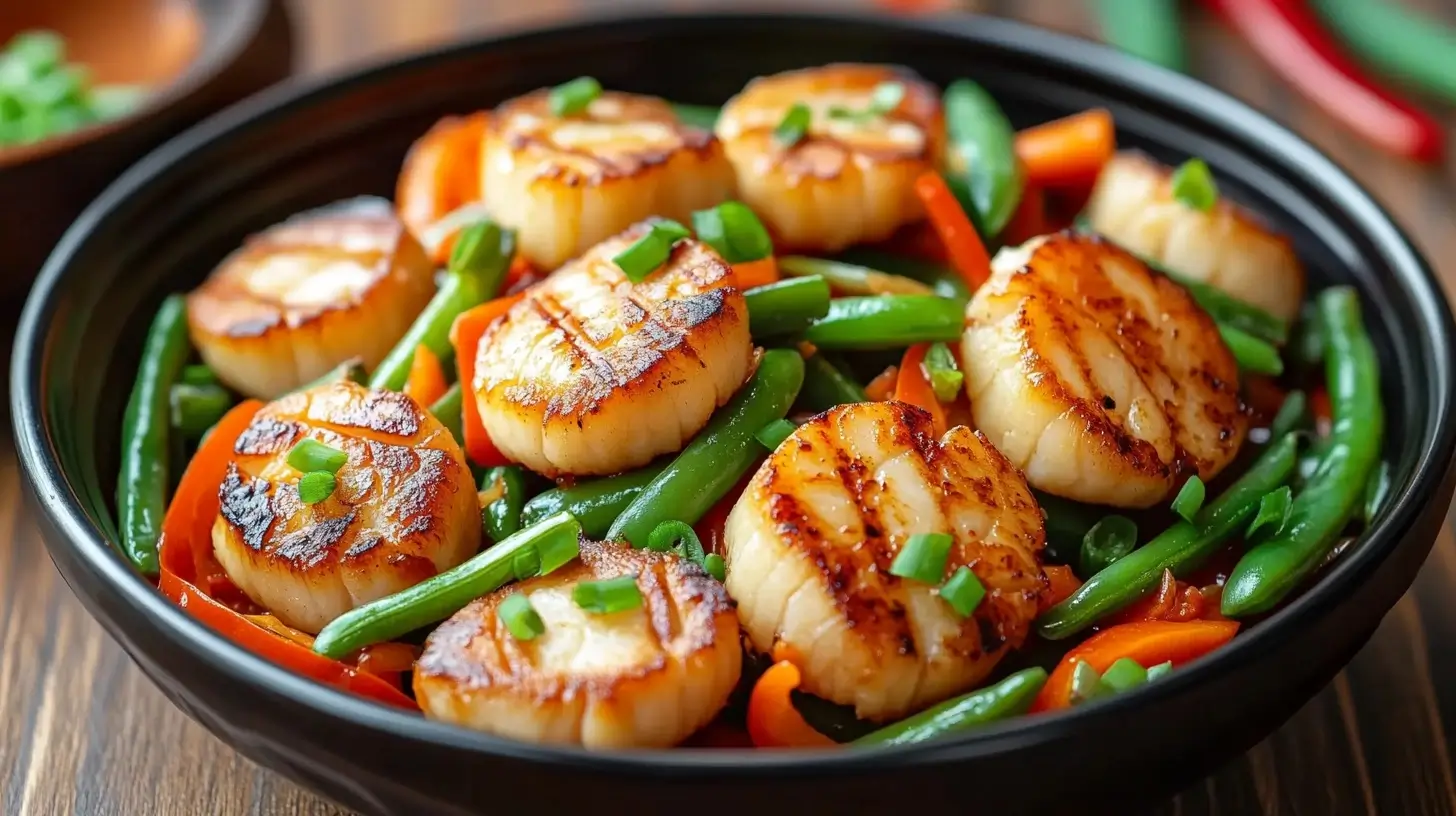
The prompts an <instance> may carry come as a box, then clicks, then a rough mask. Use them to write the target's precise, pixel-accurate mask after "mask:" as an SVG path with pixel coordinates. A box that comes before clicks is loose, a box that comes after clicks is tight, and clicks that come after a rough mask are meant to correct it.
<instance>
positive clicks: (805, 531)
mask: <svg viewBox="0 0 1456 816" xmlns="http://www.w3.org/2000/svg"><path fill="white" fill-rule="evenodd" d="M933 434H934V431H933V424H932V421H931V418H930V415H929V414H927V413H926V412H924V411H922V410H921V409H919V408H916V407H914V406H911V405H907V404H905V403H902V402H873V403H861V404H856V405H842V406H839V407H838V408H834V409H831V410H829V411H827V412H825V413H823V414H820V415H819V416H817V417H815V418H813V419H811V420H810V421H809V422H807V423H806V424H804V425H802V426H800V427H799V429H798V430H797V431H795V432H794V433H793V434H792V435H791V436H790V437H789V438H788V439H786V440H785V441H784V442H783V443H782V444H780V445H779V447H778V450H776V451H774V453H773V455H772V456H770V457H769V458H768V460H767V461H766V462H764V464H763V465H762V466H761V467H760V468H759V470H758V472H757V473H756V474H755V475H754V476H753V478H752V480H751V481H750V482H749V485H748V489H747V490H745V491H744V493H743V496H742V497H741V498H739V500H738V503H737V504H736V505H734V507H733V510H732V511H731V512H730V513H729V515H728V521H727V525H726V527H725V534H724V543H725V554H724V555H725V558H726V560H727V563H728V577H727V581H726V584H727V587H728V592H729V594H731V595H732V596H733V598H734V600H736V601H737V602H738V617H739V620H740V621H741V622H742V623H743V629H744V631H746V632H747V633H748V637H749V639H750V640H751V641H752V643H753V645H754V647H755V648H757V649H758V650H759V651H762V652H773V651H774V650H775V649H776V648H778V647H787V648H783V649H782V651H781V652H780V654H784V655H787V658H788V659H791V660H793V661H794V662H795V663H796V664H797V665H798V667H799V670H800V672H801V673H802V675H803V686H804V690H805V691H808V692H811V693H813V694H816V695H818V696H820V697H823V698H825V699H828V700H832V701H834V702H836V703H841V704H843V705H852V706H854V708H855V713H856V714H858V715H859V716H860V717H863V718H867V719H872V720H890V719H895V718H898V717H902V716H904V715H905V714H908V713H910V712H912V711H915V710H916V709H919V708H923V707H924V706H927V705H930V704H932V703H935V702H938V701H940V700H943V699H945V698H947V697H950V696H952V695H954V694H957V693H959V692H963V691H965V690H967V689H969V688H971V687H973V686H974V685H975V684H976V683H977V682H979V681H980V680H981V679H982V678H984V677H985V676H986V675H987V674H988V673H989V672H990V671H991V669H992V668H993V667H995V665H996V663H997V661H999V660H1000V659H1001V658H1002V656H1004V655H1005V654H1006V653H1007V651H1009V650H1010V649H1014V648H1016V647H1018V646H1020V645H1021V643H1022V641H1023V639H1024V638H1025V637H1026V633H1027V630H1028V627H1029V626H1030V623H1031V620H1032V618H1033V617H1034V616H1035V615H1036V604H1037V599H1038V598H1039V597H1040V595H1041V593H1042V592H1043V589H1044V586H1045V579H1044V577H1043V575H1042V571H1041V567H1040V566H1039V564H1038V562H1037V554H1038V553H1039V552H1040V551H1041V549H1042V547H1043V546H1044V545H1045V542H1046V533H1045V530H1044V527H1043V523H1044V522H1043V519H1042V513H1041V509H1040V508H1039V507H1038V506H1037V504H1036V502H1035V500H1034V499H1033V498H1032V496H1031V492H1030V490H1029V489H1028V488H1027V486H1026V482H1025V481H1024V480H1023V479H1022V478H1021V474H1020V473H1018V472H1017V471H1016V468H1014V467H1012V465H1011V463H1010V462H1008V461H1006V458H1005V457H1004V456H1002V455H1001V454H1000V453H999V452H997V450H996V449H995V448H993V447H992V446H991V445H990V443H988V442H987V441H986V440H985V438H984V437H982V436H981V435H980V434H979V432H976V431H972V430H970V429H969V428H966V427H965V426H957V427H955V428H952V429H950V430H949V431H947V432H946V434H945V435H944V436H943V437H941V438H940V439H939V440H937V439H935V437H934V435H933ZM917 533H948V534H950V535H951V536H952V538H953V539H954V544H953V546H952V547H951V550H950V558H949V561H948V563H947V564H946V567H945V573H944V576H943V578H949V577H950V576H951V575H953V574H954V573H955V571H956V570H957V569H958V568H959V567H962V566H965V567H969V568H970V569H971V571H972V572H974V573H975V575H976V577H977V578H978V579H980V582H981V584H982V585H983V586H984V587H985V588H986V596H985V598H984V599H983V600H982V601H981V603H980V605H979V606H978V607H977V608H976V610H975V612H974V613H973V614H972V615H971V617H969V618H962V617H960V615H959V614H958V613H957V612H956V611H955V610H954V609H952V608H951V606H950V605H949V604H948V603H947V602H946V601H945V600H943V599H942V598H940V596H939V595H938V594H937V589H936V587H935V586H932V585H930V584H923V583H920V582H918V581H914V580H909V579H904V578H898V577H896V576H894V575H891V574H890V572H889V569H890V565H891V563H892V562H893V561H894V559H895V555H896V554H897V553H899V551H900V549H901V548H902V547H904V546H905V542H906V541H907V540H908V539H909V538H910V537H911V536H913V535H915V534H917Z"/></svg>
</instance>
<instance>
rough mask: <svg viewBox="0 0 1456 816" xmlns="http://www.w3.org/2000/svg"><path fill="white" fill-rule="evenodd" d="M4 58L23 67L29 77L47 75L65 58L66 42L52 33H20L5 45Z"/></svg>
mask: <svg viewBox="0 0 1456 816" xmlns="http://www.w3.org/2000/svg"><path fill="white" fill-rule="evenodd" d="M3 53H4V56H6V57H8V58H10V59H13V60H15V61H16V62H17V63H18V64H20V65H23V66H24V67H25V68H26V69H27V70H28V72H29V74H30V75H31V76H40V75H41V74H45V73H49V72H50V71H52V70H54V69H55V68H58V67H60V64H61V62H62V61H63V60H65V58H66V41H65V40H63V39H61V35H59V34H57V33H56V32H54V31H47V30H44V29H35V30H32V31H22V32H21V33H19V34H16V35H15V36H14V37H13V38H11V40H10V42H9V43H7V44H6V46H5V50H4V52H3Z"/></svg>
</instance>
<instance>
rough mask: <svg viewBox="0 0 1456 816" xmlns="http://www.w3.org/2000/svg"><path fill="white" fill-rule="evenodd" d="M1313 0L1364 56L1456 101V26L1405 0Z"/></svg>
mask: <svg viewBox="0 0 1456 816" xmlns="http://www.w3.org/2000/svg"><path fill="white" fill-rule="evenodd" d="M1313 6H1314V8H1315V11H1317V12H1319V15H1320V17H1321V18H1322V19H1323V20H1324V21H1325V22H1326V23H1327V24H1329V26H1330V28H1332V29H1334V31H1335V33H1337V34H1339V36H1340V38H1341V39H1342V40H1344V43H1345V45H1347V46H1349V48H1350V50H1351V51H1353V52H1355V55H1356V56H1357V57H1359V58H1360V59H1361V60H1362V61H1364V62H1368V63H1370V64H1371V65H1372V66H1374V67H1375V68H1377V69H1378V70H1379V71H1380V72H1381V73H1382V74H1384V75H1386V76H1389V77H1391V78H1394V79H1395V80H1397V81H1399V82H1403V83H1406V84H1408V85H1413V86H1415V87H1417V88H1419V89H1421V90H1423V91H1425V92H1426V93H1429V94H1432V95H1433V96H1439V97H1441V98H1442V99H1444V100H1446V101H1447V102H1451V103H1456V70H1453V68H1456V29H1453V28H1452V27H1451V26H1449V25H1443V24H1442V23H1441V22H1440V21H1438V20H1436V19H1435V18H1433V17H1430V16H1427V15H1422V14H1418V13H1417V12H1415V11H1412V10H1410V9H1408V8H1404V7H1403V6H1404V4H1402V3H1391V2H1380V0H1315V1H1314V3H1313Z"/></svg>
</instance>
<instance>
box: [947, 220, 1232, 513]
mask: <svg viewBox="0 0 1456 816" xmlns="http://www.w3.org/2000/svg"><path fill="white" fill-rule="evenodd" d="M966 318H967V328H966V331H965V336H964V339H963V342H962V345H961V360H962V361H964V366H965V372H966V391H967V393H968V394H969V395H970V400H971V410H972V413H973V414H974V415H975V422H976V426H977V427H979V428H980V429H981V430H982V431H984V432H985V434H986V436H987V437H989V438H990V440H991V442H992V443H993V444H994V445H995V446H996V447H997V448H998V449H999V450H1000V451H1001V452H1002V453H1004V454H1006V457H1007V458H1008V459H1010V460H1011V461H1012V462H1013V463H1014V464H1015V465H1016V466H1017V467H1019V468H1021V469H1022V470H1023V471H1025V472H1026V478H1027V481H1029V482H1031V484H1032V486H1033V487H1036V488H1038V489H1041V490H1045V491H1046V492H1048V493H1052V494H1055V495H1058V496H1064V497H1066V498H1069V499H1076V500H1078V501H1084V502H1091V503H1094V504H1107V505H1113V506H1116V507H1148V506H1151V505H1154V504H1157V503H1158V502H1160V501H1162V500H1163V499H1164V498H1166V497H1167V495H1168V493H1169V491H1170V490H1171V489H1172V488H1173V487H1174V486H1175V485H1177V484H1179V483H1180V482H1181V480H1182V479H1183V478H1184V477H1186V476H1188V475H1190V474H1193V473H1196V474H1198V475H1199V476H1201V477H1202V478H1203V479H1204V481H1208V480H1209V479H1212V478H1213V477H1214V476H1216V475H1217V474H1218V473H1219V471H1221V470H1223V468H1224V466H1225V465H1227V464H1228V463H1229V462H1230V461H1232V460H1233V458H1234V455H1235V454H1237V453H1238V450H1239V445H1240V444H1241V443H1242V442H1243V439H1244V432H1245V430H1247V418H1246V417H1245V415H1244V413H1243V411H1242V409H1241V406H1240V404H1239V397H1238V369H1237V368H1236V366H1235V363H1234V358H1233V356H1232V355H1231V354H1230V353H1229V351H1228V349H1227V348H1226V347H1225V346H1224V344H1223V340H1222V338H1221V337H1220V336H1219V333H1218V327H1217V326H1215V325H1214V323H1213V320H1212V319H1211V318H1209V316H1208V315H1207V314H1205V313H1204V312H1203V311H1202V310H1201V309H1200V308H1199V307H1198V306H1197V305H1196V304H1195V303H1194V302H1193V300H1192V298H1190V297H1189V295H1188V293H1187V292H1186V291H1185V290H1184V289H1183V288H1182V287H1181V286H1179V285H1178V284H1176V283H1173V282H1172V281H1170V280H1168V279H1167V278H1165V277H1164V276H1162V275H1160V274H1158V273H1156V272H1153V271H1151V270H1149V269H1148V268H1147V267H1146V266H1144V265H1143V264H1142V262H1140V261H1139V260H1137V259H1136V258H1134V257H1133V256H1132V255H1130V254H1128V253H1127V252H1125V251H1123V250H1121V249H1118V248H1117V247H1115V246H1113V245H1112V244H1111V243H1109V242H1107V241H1104V240H1101V239H1099V238H1095V237H1087V236H1077V235H1071V234H1067V233H1059V234H1056V235H1052V236H1044V237H1041V238H1035V239H1033V240H1031V241H1028V242H1027V243H1026V244H1024V245H1022V246H1020V247H1014V248H1007V249H1003V250H1001V252H999V253H998V254H997V255H996V258H995V259H994V261H993V262H992V272H991V279H990V280H989V281H988V282H987V283H986V284H985V285H983V286H982V287H981V288H980V289H979V290H977V292H976V294H975V297H973V298H972V299H971V302H970V304H969V305H968V306H967V308H966Z"/></svg>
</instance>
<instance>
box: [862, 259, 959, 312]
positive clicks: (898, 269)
mask: <svg viewBox="0 0 1456 816" xmlns="http://www.w3.org/2000/svg"><path fill="white" fill-rule="evenodd" d="M835 259H836V260H839V261H843V262H845V263H849V264H854V265H856V266H862V267H866V268H868V269H874V270H876V271H879V272H884V273H885V274H887V275H899V276H900V277H902V278H909V279H911V280H917V281H920V282H921V283H923V284H925V285H926V286H929V287H930V288H931V289H933V290H934V291H935V294H937V295H940V296H941V297H943V298H950V299H951V300H958V301H960V302H962V303H965V302H966V301H968V300H970V299H971V290H970V288H969V287H967V286H966V280H965V278H962V277H961V276H960V275H959V274H957V273H956V271H955V270H954V269H951V268H950V267H948V266H945V265H944V264H937V263H931V262H930V261H922V260H920V259H918V258H910V257H907V256H904V255H893V254H891V253H889V252H880V251H879V250H874V249H863V248H856V249H846V250H845V251H843V252H841V253H839V254H838V255H836V256H835Z"/></svg>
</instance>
